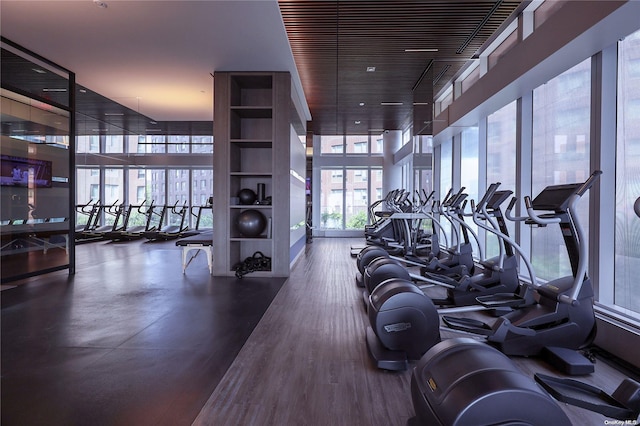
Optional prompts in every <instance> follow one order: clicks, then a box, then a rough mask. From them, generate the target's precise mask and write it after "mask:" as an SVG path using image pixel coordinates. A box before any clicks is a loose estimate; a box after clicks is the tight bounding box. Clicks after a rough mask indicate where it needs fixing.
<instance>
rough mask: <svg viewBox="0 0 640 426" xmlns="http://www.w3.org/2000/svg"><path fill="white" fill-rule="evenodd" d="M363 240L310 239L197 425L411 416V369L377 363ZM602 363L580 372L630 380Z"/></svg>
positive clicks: (387, 423)
mask: <svg viewBox="0 0 640 426" xmlns="http://www.w3.org/2000/svg"><path fill="white" fill-rule="evenodd" d="M362 242H363V241H362V240H361V239H357V240H353V239H352V240H349V239H320V238H316V239H314V242H313V243H312V244H310V245H308V246H307V249H306V253H305V255H304V256H303V257H302V258H301V259H300V260H299V261H298V263H297V264H296V266H295V268H294V269H293V271H292V274H291V277H290V279H289V281H288V282H287V283H286V284H285V285H284V286H283V288H282V290H281V291H280V292H279V293H278V295H277V296H276V298H275V299H274V301H273V303H272V304H271V306H270V307H269V309H267V312H266V313H265V315H264V317H263V318H262V320H261V321H260V323H259V324H258V326H257V327H256V328H255V330H254V332H253V333H252V335H251V337H250V338H249V339H248V340H247V343H246V344H245V346H244V347H243V348H242V350H241V351H240V353H239V354H238V357H237V358H236V359H235V361H234V362H233V364H232V365H231V367H230V368H229V370H228V371H227V373H226V374H225V376H224V378H223V379H222V380H221V382H220V384H219V385H218V387H217V388H216V390H215V391H214V392H213V394H212V395H211V398H209V400H208V401H207V403H206V405H205V406H204V408H203V409H202V411H201V412H200V414H199V416H198V418H197V419H196V421H195V422H194V425H198V426H203V425H216V426H217V425H240V424H242V425H274V426H275V425H345V426H346V425H380V426H393V425H398V426H400V425H405V424H406V422H407V420H408V419H410V418H411V417H413V415H414V410H413V405H412V402H411V391H410V380H411V369H409V370H407V371H404V372H385V371H382V370H379V369H377V368H376V367H375V366H374V365H373V363H372V362H371V360H370V359H369V356H368V353H367V349H366V345H365V329H366V326H367V325H368V318H367V316H366V314H365V311H364V308H363V303H362V298H361V289H360V288H357V287H356V285H355V283H354V276H355V272H356V266H355V260H354V259H353V258H351V257H350V255H349V253H350V250H349V248H350V246H351V245H352V244H354V245H357V244H362ZM460 336H461V335H460V334H459V333H454V332H450V331H446V330H443V331H442V337H443V338H451V337H460ZM514 361H515V362H516V364H517V365H518V366H520V367H521V368H522V369H523V371H524V372H525V373H526V374H527V375H529V376H531V377H533V373H535V372H542V373H546V374H550V375H556V376H561V375H560V374H557V373H556V372H554V371H553V370H551V369H549V367H548V366H546V365H545V364H543V363H541V362H540V361H538V360H535V359H515V360H514ZM595 368H596V372H595V374H592V375H590V376H587V377H579V378H578V379H579V380H581V381H585V382H588V383H590V384H592V385H596V386H599V387H602V388H603V390H604V391H606V392H608V393H611V392H613V390H614V389H615V388H616V387H617V386H618V385H619V384H620V382H621V381H622V379H623V378H624V375H623V374H622V373H620V372H618V371H616V370H615V369H613V368H612V367H611V366H609V365H607V364H606V363H604V362H597V363H596V366H595ZM561 405H562V408H563V409H564V411H565V412H566V413H567V415H568V416H569V418H570V419H571V421H572V422H573V424H575V425H602V424H606V423H605V421H606V420H607V418H606V417H604V416H602V415H600V414H597V413H593V412H590V411H587V410H584V409H581V408H577V407H572V406H568V405H565V404H561ZM552 424H553V419H549V425H552ZM609 424H612V423H609Z"/></svg>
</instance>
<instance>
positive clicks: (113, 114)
mask: <svg viewBox="0 0 640 426" xmlns="http://www.w3.org/2000/svg"><path fill="white" fill-rule="evenodd" d="M104 115H107V116H119V115H124V114H123V113H121V112H105V113H104Z"/></svg>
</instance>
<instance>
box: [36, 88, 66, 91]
mask: <svg viewBox="0 0 640 426" xmlns="http://www.w3.org/2000/svg"><path fill="white" fill-rule="evenodd" d="M42 91H43V92H66V91H67V89H61V88H60V89H59V88H51V89H49V88H47V87H45V88H43V89H42Z"/></svg>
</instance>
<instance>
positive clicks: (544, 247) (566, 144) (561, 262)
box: [531, 58, 591, 280]
mask: <svg viewBox="0 0 640 426" xmlns="http://www.w3.org/2000/svg"><path fill="white" fill-rule="evenodd" d="M590 117H591V59H590V58H589V59H586V60H584V61H583V62H581V63H580V64H578V65H576V66H574V67H572V68H571V69H569V70H567V71H565V72H564V73H562V74H560V75H559V76H557V77H555V78H553V79H551V80H550V81H548V82H547V83H546V84H543V85H542V86H539V87H537V88H536V89H535V90H534V91H533V135H532V136H533V137H532V155H531V157H532V163H533V164H532V167H531V169H532V173H531V183H532V188H531V189H532V195H533V196H534V197H535V195H537V194H538V193H539V192H540V191H541V190H542V189H544V188H545V187H546V186H549V185H558V184H565V183H574V182H583V181H585V180H586V179H587V177H588V176H589V175H590V173H591V170H590V167H589V132H590V123H591V118H590ZM581 204H582V205H581V207H582V208H581V209H580V220H581V223H583V224H584V227H585V230H588V227H587V224H588V206H589V202H588V194H586V196H585V197H583V199H582V200H581ZM531 242H532V249H531V258H532V264H533V266H534V269H535V271H536V275H537V276H538V277H539V278H542V279H547V280H549V279H554V278H558V277H562V276H567V275H571V265H570V263H569V258H568V255H567V248H566V246H565V243H564V240H563V237H562V233H561V232H560V230H559V229H558V227H557V226H547V227H543V228H535V229H533V230H532V236H531ZM583 243H586V242H583Z"/></svg>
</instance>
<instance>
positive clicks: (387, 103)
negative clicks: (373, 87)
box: [380, 102, 402, 106]
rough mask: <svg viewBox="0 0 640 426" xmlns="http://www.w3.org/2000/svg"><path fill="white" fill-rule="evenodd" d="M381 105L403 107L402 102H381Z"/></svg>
mask: <svg viewBox="0 0 640 426" xmlns="http://www.w3.org/2000/svg"><path fill="white" fill-rule="evenodd" d="M380 105H385V106H389V105H392V106H393V105H402V102H380Z"/></svg>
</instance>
